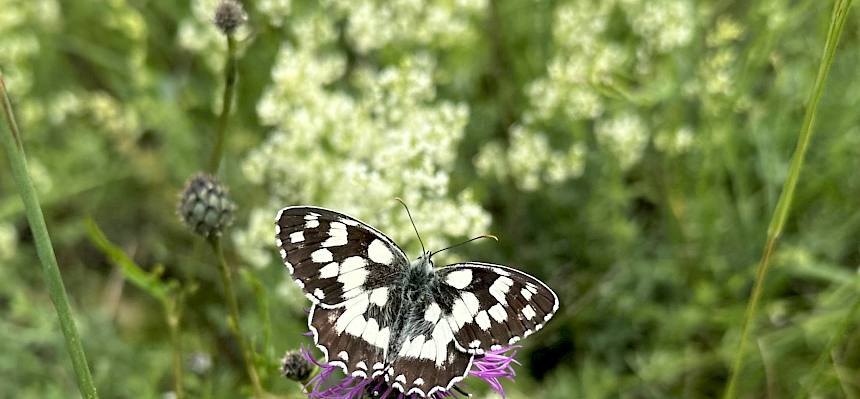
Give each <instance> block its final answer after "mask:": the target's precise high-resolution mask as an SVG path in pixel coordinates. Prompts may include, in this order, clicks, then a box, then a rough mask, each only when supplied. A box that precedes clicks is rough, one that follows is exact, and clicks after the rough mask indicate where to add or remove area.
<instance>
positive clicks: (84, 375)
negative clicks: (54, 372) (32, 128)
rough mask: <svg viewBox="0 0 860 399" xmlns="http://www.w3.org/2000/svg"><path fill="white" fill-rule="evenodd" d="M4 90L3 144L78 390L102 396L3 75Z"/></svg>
mask: <svg viewBox="0 0 860 399" xmlns="http://www.w3.org/2000/svg"><path fill="white" fill-rule="evenodd" d="M0 91H2V92H3V113H4V115H5V116H6V124H7V125H8V126H9V134H0V143H2V145H3V148H4V150H5V151H6V156H7V157H8V158H9V163H10V164H11V168H12V176H13V178H14V180H15V185H16V186H17V188H18V194H19V195H21V201H22V202H23V203H24V208H25V211H26V214H27V221H28V222H29V224H30V230H31V232H32V234H33V242H34V243H35V245H36V253H37V254H38V256H39V260H40V263H41V265H42V272H43V274H44V275H45V281H46V283H47V286H48V295H49V296H50V297H51V302H53V303H54V310H55V311H56V312H57V318H59V320H60V329H61V330H62V331H63V337H64V338H65V339H66V350H67V351H68V352H69V357H71V358H72V366H73V367H74V369H75V375H76V376H77V379H78V389H79V390H80V391H81V395H82V396H83V397H84V398H86V399H95V398H98V394H96V387H95V384H93V377H92V375H91V374H90V369H89V365H88V364H87V357H86V355H85V354H84V348H83V346H82V345H81V339H80V336H79V335H78V329H77V327H75V321H74V319H73V317H72V309H71V306H70V305H69V298H68V295H67V294H66V288H65V287H64V286H63V277H62V275H60V268H59V266H57V257H56V256H55V255H54V248H53V246H52V245H51V237H50V236H49V235H48V227H47V226H46V225H45V217H44V215H43V214H42V208H41V207H40V205H39V199H38V197H37V195H36V190H35V189H34V188H33V182H32V181H31V180H30V172H29V171H28V170H27V160H26V157H25V155H24V145H23V143H22V141H21V133H20V130H18V123H17V122H16V121H15V114H14V112H13V111H12V101H11V100H10V99H9V93H8V92H7V91H6V82H5V81H4V80H3V77H2V76H0Z"/></svg>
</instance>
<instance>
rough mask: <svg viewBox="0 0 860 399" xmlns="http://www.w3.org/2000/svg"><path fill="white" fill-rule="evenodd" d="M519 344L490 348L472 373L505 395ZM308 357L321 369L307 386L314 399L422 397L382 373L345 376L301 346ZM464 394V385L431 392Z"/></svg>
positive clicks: (437, 396) (438, 397) (476, 361)
mask: <svg viewBox="0 0 860 399" xmlns="http://www.w3.org/2000/svg"><path fill="white" fill-rule="evenodd" d="M518 348H519V346H508V347H503V348H501V349H497V350H491V351H487V352H486V353H484V354H483V355H476V356H475V359H474V360H473V361H472V368H471V369H470V370H469V374H468V375H469V376H472V377H477V378H480V379H482V380H484V382H486V383H487V384H489V385H490V387H491V388H493V390H495V391H496V392H498V393H499V395H501V396H502V397H503V398H504V397H505V390H504V388H502V384H501V382H500V381H499V379H501V378H507V379H511V380H513V378H514V376H515V375H516V373H514V368H513V365H512V363H517V364H519V363H518V362H517V361H516V360H514V355H516V352H517V349H518ZM301 351H302V354H303V355H304V356H305V358H306V359H307V360H308V361H309V362H311V363H313V364H315V365H316V366H317V367H319V368H320V372H319V374H317V375H316V376H314V377H313V378H311V380H310V381H308V383H307V385H305V388H306V389H307V391H308V397H309V398H312V399H359V398H361V397H363V396H364V395H374V396H373V397H378V398H379V399H418V398H421V396H419V395H418V394H415V393H413V394H411V395H405V394H403V393H402V392H400V391H399V390H397V389H396V388H394V387H392V386H391V385H389V384H388V383H387V382H386V381H385V379H384V378H383V377H382V376H377V377H375V378H364V377H355V376H342V374H340V373H338V372H340V371H341V368H340V367H338V366H335V365H332V364H328V363H321V362H319V361H318V360H316V359H314V357H313V355H312V354H311V352H310V351H309V350H307V349H306V348H305V347H302V349H301ZM460 395H464V396H468V394H466V392H464V391H463V390H462V389H461V388H460V387H458V386H457V385H454V386H453V388H452V389H451V390H449V391H438V392H435V393H433V394H432V395H430V396H429V397H430V398H432V399H441V398H458V397H460Z"/></svg>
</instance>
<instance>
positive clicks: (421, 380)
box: [413, 377, 424, 385]
mask: <svg viewBox="0 0 860 399" xmlns="http://www.w3.org/2000/svg"><path fill="white" fill-rule="evenodd" d="M413 384H415V385H424V379H423V378H421V377H418V378H416V379H415V382H413Z"/></svg>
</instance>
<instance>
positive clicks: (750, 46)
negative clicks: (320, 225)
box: [0, 0, 860, 398]
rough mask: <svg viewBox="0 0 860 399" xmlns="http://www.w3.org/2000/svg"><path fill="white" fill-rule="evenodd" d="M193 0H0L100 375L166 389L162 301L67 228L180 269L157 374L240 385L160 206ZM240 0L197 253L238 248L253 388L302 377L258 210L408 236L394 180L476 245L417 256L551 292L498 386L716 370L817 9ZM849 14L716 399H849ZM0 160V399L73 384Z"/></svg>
mask: <svg viewBox="0 0 860 399" xmlns="http://www.w3.org/2000/svg"><path fill="white" fill-rule="evenodd" d="M216 3H217V2H216V1H207V0H199V1H193V2H191V3H186V2H178V1H172V0H110V1H102V0H98V1H96V0H76V1H58V0H32V1H29V0H28V1H25V0H0V10H2V12H0V70H2V72H3V74H4V77H5V79H6V82H7V85H8V88H9V91H10V94H11V96H12V98H13V103H14V106H15V110H16V113H17V116H18V121H19V124H20V126H21V128H22V131H23V136H24V143H25V147H26V151H27V153H28V157H29V158H28V159H29V162H30V169H31V174H32V178H33V180H34V184H35V186H36V189H37V191H38V192H39V195H40V199H41V201H42V206H43V209H44V211H45V215H46V219H47V223H48V227H49V230H50V232H51V236H52V238H53V242H54V247H55V250H56V252H57V257H58V261H59V264H60V267H61V271H62V274H63V277H64V279H65V283H66V286H67V290H68V292H69V294H70V296H71V299H72V305H73V308H74V310H75V316H76V321H77V324H78V328H79V330H80V334H81V337H82V340H83V344H84V348H85V350H86V353H87V356H88V360H89V362H90V366H91V368H92V371H93V374H94V377H95V381H96V385H97V388H98V390H99V393H100V395H101V397H103V398H159V397H163V395H165V394H166V393H168V392H170V391H171V390H172V389H173V383H172V375H173V374H172V369H171V363H170V361H171V358H170V356H171V341H170V336H169V333H168V331H169V330H168V329H167V326H166V324H165V318H164V313H163V310H162V308H161V306H160V305H159V302H158V301H157V300H156V299H154V298H153V297H152V296H151V295H149V294H148V292H147V291H145V290H141V289H140V288H139V286H137V285H134V284H130V283H129V282H128V281H127V280H128V278H129V272H128V271H126V272H123V271H122V270H121V269H120V268H118V267H117V264H116V262H114V260H116V258H115V257H114V258H112V257H111V256H109V255H108V254H106V253H105V252H104V251H103V249H100V247H99V246H98V245H96V244H95V243H94V234H93V231H92V229H91V228H88V220H92V221H94V223H95V224H96V225H98V226H99V227H100V228H101V229H102V230H103V231H104V234H105V235H106V237H107V239H108V240H110V241H111V242H112V243H113V244H115V245H116V246H117V248H119V249H121V250H122V251H123V252H124V253H126V254H127V255H128V256H129V257H130V259H132V260H133V261H134V262H135V263H136V264H138V265H140V267H142V268H143V269H145V270H147V271H151V270H156V269H158V270H160V271H161V274H160V277H159V279H160V280H161V281H163V282H166V281H174V282H175V283H174V284H178V286H181V287H185V288H186V289H187V290H188V291H187V293H186V296H185V301H184V302H183V306H182V323H181V336H180V339H181V342H182V349H183V354H182V356H183V358H182V359H183V365H184V370H185V374H184V378H183V385H184V386H185V390H186V395H187V396H188V397H203V398H234V397H238V396H240V395H243V394H245V395H247V394H248V392H249V391H248V387H247V380H246V377H245V374H244V369H243V366H242V360H241V359H242V358H241V354H240V350H239V346H238V344H237V343H236V341H235V340H234V339H233V337H232V336H231V335H230V333H229V330H228V329H227V324H226V318H227V311H226V308H225V306H224V302H223V300H222V298H223V296H222V294H221V292H222V291H221V286H220V281H219V277H218V270H217V266H216V260H215V258H214V257H213V256H212V254H211V252H210V251H209V248H208V247H207V246H206V245H205V243H204V242H203V240H201V239H199V238H198V237H195V236H194V235H193V234H192V233H191V232H189V231H188V230H187V229H186V228H185V227H184V226H183V225H182V224H181V222H180V221H179V219H178V218H177V216H176V214H175V206H176V201H177V198H178V195H179V192H180V190H181V189H182V186H183V182H184V181H185V180H186V179H187V178H188V177H189V176H191V175H193V174H194V173H196V172H197V171H199V170H201V169H203V166H204V165H205V163H206V161H207V159H208V156H209V152H210V151H211V148H212V145H213V142H214V131H215V126H216V120H217V110H218V109H220V107H219V106H220V101H221V100H220V98H221V92H222V90H223V85H224V83H223V77H222V65H223V60H224V57H225V55H226V50H225V49H226V46H225V44H224V41H225V40H224V38H223V36H222V35H220V34H219V32H218V31H217V29H216V28H215V27H213V26H212V24H211V23H210V20H211V16H212V13H213V10H214V6H215V4H216ZM245 6H246V9H247V10H248V14H249V20H248V24H247V25H246V26H244V27H243V28H241V29H240V30H239V31H238V32H237V34H236V37H237V39H238V43H239V44H238V48H239V60H238V68H239V82H238V86H237V93H236V97H235V98H236V104H235V108H234V112H233V113H232V114H231V119H230V124H229V126H228V131H227V147H226V150H225V158H224V162H223V164H222V167H221V170H220V173H219V175H220V177H221V179H222V181H223V182H224V183H225V185H227V186H228V187H229V188H230V189H231V193H232V195H233V199H234V201H235V202H236V203H237V205H238V210H237V213H236V216H235V223H234V225H233V226H232V227H231V229H230V231H228V232H225V236H224V241H225V248H226V252H227V259H228V261H229V262H230V263H231V265H233V266H234V267H235V268H237V269H241V270H243V271H244V272H243V273H242V274H239V273H237V274H235V281H236V286H237V289H238V293H239V305H240V308H241V310H242V312H241V313H242V326H243V328H244V331H245V332H246V335H247V336H248V337H249V339H251V340H252V341H253V343H254V345H255V347H256V349H257V352H258V353H259V354H260V355H261V362H260V365H259V368H260V370H261V373H262V374H263V379H264V385H265V386H266V388H267V390H269V391H271V392H273V393H275V394H278V395H281V396H284V397H301V393H300V390H299V387H298V385H297V384H296V383H294V382H291V381H288V380H286V379H283V378H281V377H280V376H279V375H278V370H277V363H278V358H279V357H280V356H281V355H282V354H283V353H284V352H285V351H287V350H291V349H296V348H298V347H299V346H300V345H301V344H305V345H307V344H309V343H310V340H309V339H308V338H305V337H302V335H301V334H302V332H304V330H305V329H306V325H305V321H304V318H303V314H304V313H303V312H304V311H303V308H304V307H306V306H307V303H305V302H306V301H305V300H304V299H303V298H302V297H301V296H300V295H299V294H298V293H297V291H296V289H295V288H294V287H290V286H289V284H287V283H289V281H288V279H286V271H285V270H284V269H283V267H282V265H281V264H280V261H279V260H278V259H277V257H276V252H275V251H276V250H275V248H274V246H273V243H272V241H273V240H272V235H271V233H272V231H271V223H272V218H273V217H274V215H275V213H276V212H277V210H278V209H279V208H280V207H282V206H286V205H293V204H314V205H321V206H329V207H334V208H337V209H342V210H345V211H349V212H350V213H355V214H356V215H359V216H360V217H361V218H362V219H364V220H367V221H368V222H371V223H372V224H374V225H375V226H377V227H378V228H379V229H380V230H382V231H387V232H392V233H391V234H392V236H393V238H395V239H396V240H397V241H398V242H402V243H403V244H404V248H405V249H407V251H408V252H409V253H411V254H413V255H416V254H417V253H418V252H417V249H418V248H419V247H417V246H416V245H417V242H415V241H414V238H413V236H411V235H410V234H411V226H409V225H407V224H405V221H406V219H405V216H404V215H403V212H402V210H401V209H400V208H398V205H397V204H396V203H395V202H393V201H392V200H391V198H393V197H394V196H402V197H404V198H405V199H406V201H407V202H408V203H409V204H410V207H412V210H413V214H415V215H416V219H417V220H416V221H417V222H418V227H419V229H421V233H422V235H423V236H424V237H425V238H426V239H428V241H430V242H431V243H433V245H432V246H433V247H434V248H439V247H440V246H441V245H445V244H449V243H452V242H458V241H461V240H463V239H465V238H468V237H469V236H472V235H475V234H480V233H484V232H491V233H493V234H495V235H497V236H499V237H500V242H499V243H494V242H490V241H487V242H480V243H476V244H474V245H470V246H465V247H460V248H458V249H456V250H454V251H452V253H450V254H448V255H447V257H446V258H445V260H448V261H458V260H467V259H472V260H481V261H488V262H495V263H501V264H510V265H514V266H516V267H518V268H520V269H522V270H524V271H526V272H529V273H531V274H533V275H535V276H537V277H539V278H541V279H542V280H544V281H546V282H547V283H548V284H549V285H550V286H551V287H553V288H554V289H555V291H556V292H557V293H558V295H559V298H560V300H561V309H560V311H559V313H558V314H557V315H556V317H555V319H553V320H552V321H551V322H550V323H549V324H548V325H547V327H546V328H545V329H544V330H543V331H542V332H540V333H539V334H537V335H534V336H532V337H529V338H528V339H527V340H525V341H523V342H522V344H523V345H524V347H523V348H522V350H521V351H520V353H519V355H518V360H519V361H520V362H521V363H522V365H520V366H517V367H516V370H517V378H516V381H514V382H506V383H505V387H506V389H507V390H508V393H509V397H512V398H524V397H533V398H544V397H546V398H568V397H587V398H604V397H605V398H614V397H625V398H664V397H684V398H700V397H702V398H704V397H715V396H718V395H720V394H721V393H722V392H723V390H724V389H725V386H726V383H727V381H728V378H729V374H730V367H731V364H732V361H733V360H734V357H735V352H736V348H737V342H738V338H739V335H740V330H741V325H742V322H743V314H744V309H745V307H746V303H747V299H748V297H749V293H750V290H751V287H752V284H753V282H754V274H755V268H756V265H757V263H758V261H759V258H760V256H761V253H762V248H763V246H764V244H765V238H766V229H767V226H768V223H769V221H770V218H771V215H772V212H773V209H774V207H775V205H776V201H777V199H778V197H779V194H780V190H781V187H782V184H783V182H784V181H785V179H786V177H787V174H788V165H789V161H790V158H791V154H792V150H793V148H794V145H795V143H796V139H797V137H798V132H799V131H800V126H801V122H802V119H803V113H804V111H805V107H804V102H805V100H806V98H807V96H808V94H809V92H810V90H811V87H812V84H813V82H814V79H815V75H816V72H817V68H818V63H819V61H820V56H821V53H822V50H823V46H824V39H825V36H826V33H827V28H828V23H829V19H830V16H831V8H832V4H831V2H829V1H814V0H798V1H775V0H774V1H771V0H754V1H693V0H689V1H686V0H660V1H647V0H614V1H602V2H592V1H584V0H581V1H578V0H567V1H548V0H542V1H537V0H519V1H512V0H499V1H491V0H485V1H482V0H473V1H469V0H457V1H454V0H439V1H431V2H419V1H405V0H398V1H393V2H385V1H366V0H362V1H355V2H349V1H332V0H329V1H323V2H320V3H317V2H313V1H299V0H293V1H288V0H255V1H246V2H245ZM853 11H856V10H853ZM858 22H860V14H858V13H856V12H854V13H853V14H851V15H850V16H849V18H848V21H847V24H846V27H845V31H844V34H843V38H842V42H841V44H840V48H839V50H838V51H837V53H836V58H835V62H834V65H833V69H832V71H831V73H830V76H829V77H828V83H827V89H826V92H825V95H824V97H823V100H822V102H821V105H820V107H819V112H818V121H817V125H816V128H815V134H816V135H815V137H814V139H813V141H812V143H811V147H810V150H809V153H808V157H807V163H806V165H805V168H804V170H803V172H802V174H801V176H800V181H799V185H798V188H797V193H796V197H795V199H794V202H793V207H792V213H791V216H790V218H789V220H788V224H787V225H786V227H785V231H784V234H783V236H782V237H781V239H780V243H779V246H778V247H777V249H776V252H775V253H774V255H773V259H772V268H771V271H770V273H769V274H768V276H767V281H766V285H765V286H764V291H763V299H762V303H761V306H760V311H759V312H758V314H757V317H756V318H755V320H753V324H752V328H753V330H752V335H751V340H750V344H749V345H748V346H747V356H748V357H747V361H746V363H745V366H744V368H743V370H742V371H741V373H740V380H739V392H740V394H739V396H740V397H749V398H758V397H772V398H779V397H788V396H793V395H796V394H798V393H800V394H801V395H805V394H804V392H807V391H805V390H811V391H812V392H814V394H815V395H816V397H860V377H858V376H860V372H858V370H860V330H858V316H857V312H854V313H853V315H852V314H850V313H851V310H852V306H854V307H856V304H857V303H858V301H860V291H858V289H860V277H858V262H860V245H858V239H857V237H858V233H860V207H858V199H860V179H858V174H857V172H858V170H860V129H858V121H860V86H858V82H860V80H858V79H856V77H857V76H858V70H857V65H858V63H860V24H858ZM320 121H321V122H320ZM3 134H6V132H5V131H4V133H3ZM382 154H384V156H383V155H382ZM376 156H378V157H379V158H380V159H374V158H375V157H376ZM3 158H4V160H3V163H2V164H3V165H4V167H3V168H2V171H0V397H2V398H7V397H8V398H67V397H76V395H77V391H76V387H75V377H74V373H73V371H72V368H71V364H70V362H69V360H68V356H67V354H66V352H65V349H64V345H63V339H62V336H61V334H60V330H59V327H58V323H57V321H56V315H55V313H54V311H53V308H52V305H51V302H50V300H49V298H48V296H47V291H46V288H45V283H44V281H43V279H42V276H41V273H40V268H39V267H38V264H37V262H38V260H37V258H36V256H35V250H34V246H33V240H32V236H31V234H30V232H29V228H28V226H27V223H26V220H25V218H24V214H23V207H22V205H21V203H20V200H19V198H18V195H17V192H16V190H15V185H14V183H13V181H12V179H11V174H10V173H8V172H7V171H8V168H7V166H6V165H8V163H7V161H6V160H5V156H4V157H3ZM362 168H364V169H362ZM355 170H358V172H354V171H355ZM353 172H354V173H353ZM362 179H365V180H362ZM373 179H378V181H377V180H373ZM434 179H436V180H434ZM365 189H367V190H368V191H367V192H365V191H362V190H365ZM422 221H423V222H422ZM159 268H160V269H159ZM255 281H259V282H261V284H260V286H258V287H256V289H255V284H254V282H255ZM192 288H193V289H192ZM262 305H267V306H262ZM267 332H269V333H270V339H269V338H267V336H268V335H269V334H267ZM843 332H844V334H843ZM833 337H837V341H834V342H835V345H834V346H833V347H832V351H830V353H829V354H828V353H826V348H827V345H828V342H829V340H831V339H832V338H833ZM823 352H824V353H825V357H824V362H822V363H820V364H821V365H822V367H821V368H820V369H816V368H815V365H816V364H817V363H816V362H817V360H818V359H819V357H821V356H822V353H823ZM204 366H207V367H204ZM467 386H468V388H467V389H468V390H469V391H470V392H474V393H476V394H477V395H484V394H485V393H486V394H487V395H490V394H489V393H487V392H486V387H485V386H484V385H483V384H481V383H480V382H477V381H476V382H471V383H469V384H468V385H467ZM490 397H492V396H491V395H490Z"/></svg>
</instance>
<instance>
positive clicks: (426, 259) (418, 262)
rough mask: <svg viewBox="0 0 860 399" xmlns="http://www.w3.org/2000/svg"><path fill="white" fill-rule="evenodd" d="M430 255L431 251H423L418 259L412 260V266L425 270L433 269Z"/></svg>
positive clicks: (431, 254)
mask: <svg viewBox="0 0 860 399" xmlns="http://www.w3.org/2000/svg"><path fill="white" fill-rule="evenodd" d="M432 256H433V252H430V251H424V253H423V254H421V256H419V257H418V259H415V261H414V262H412V267H413V268H419V269H423V270H424V271H426V272H429V271H431V270H433V259H431V257H432Z"/></svg>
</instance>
